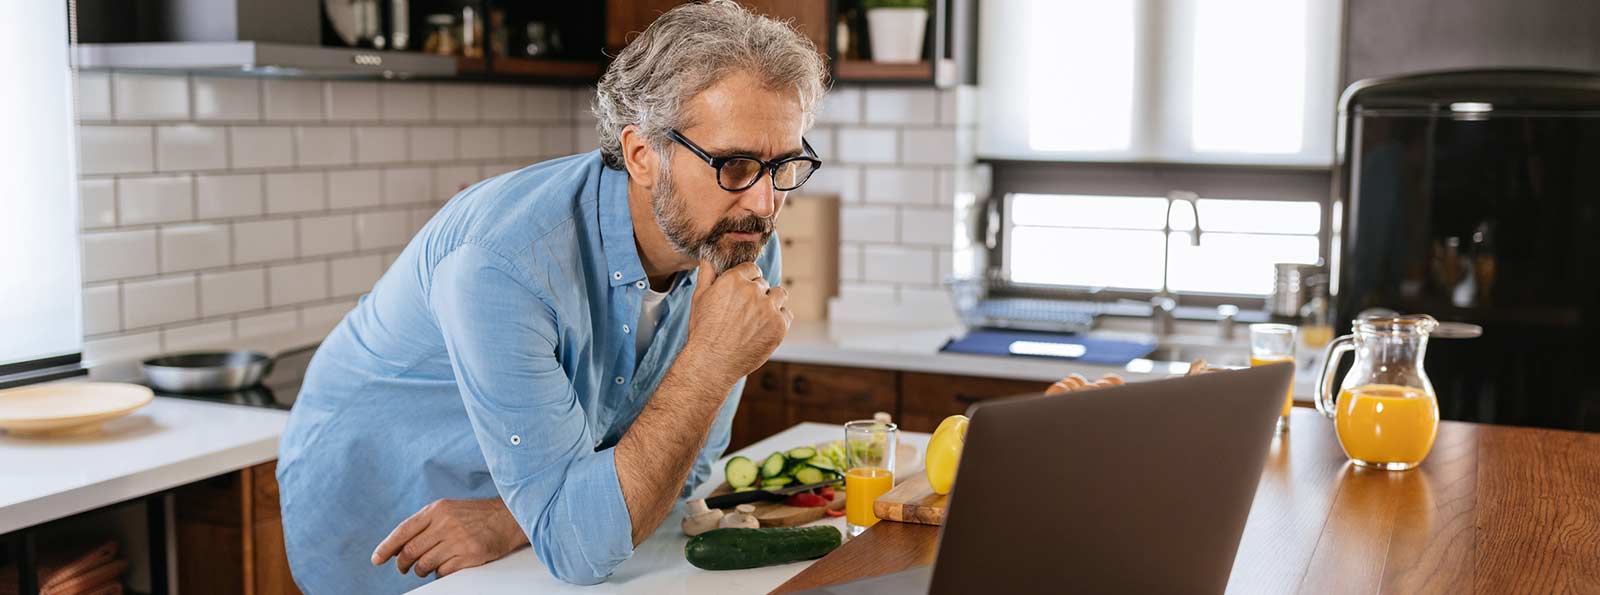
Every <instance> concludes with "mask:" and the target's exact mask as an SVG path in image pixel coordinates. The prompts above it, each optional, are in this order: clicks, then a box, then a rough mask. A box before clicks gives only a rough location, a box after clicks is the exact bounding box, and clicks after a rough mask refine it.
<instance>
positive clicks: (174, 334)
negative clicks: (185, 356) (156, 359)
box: [161, 320, 233, 353]
mask: <svg viewBox="0 0 1600 595" xmlns="http://www.w3.org/2000/svg"><path fill="white" fill-rule="evenodd" d="M232 340H233V321H232V320H217V321H213V322H204V323H200V324H190V325H186V326H180V327H175V328H170V329H166V330H163V331H161V349H162V350H163V351H167V352H169V353H170V352H176V351H196V350H200V349H220V348H223V347H227V346H228V343H229V342H230V341H232Z"/></svg>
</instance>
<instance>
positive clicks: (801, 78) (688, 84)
mask: <svg viewBox="0 0 1600 595" xmlns="http://www.w3.org/2000/svg"><path fill="white" fill-rule="evenodd" d="M734 72H745V73H748V74H750V75H751V76H754V77H755V78H756V79H757V80H759V81H761V83H762V85H763V86H765V87H766V88H768V89H774V90H787V89H793V90H794V92H795V94H796V97H797V99H799V102H800V108H801V110H802V112H803V114H802V116H803V118H804V124H803V125H804V127H805V128H804V129H810V128H811V123H812V120H813V119H814V118H815V112H816V107H817V101H818V99H819V98H821V96H822V94H823V92H824V88H823V79H824V77H825V72H824V65H823V59H822V56H821V55H820V54H819V53H818V50H817V47H816V45H815V44H812V43H811V40H810V39H807V38H806V37H805V36H804V35H801V34H800V33H799V32H797V31H795V30H794V28H793V27H791V26H790V25H788V24H786V23H782V22H779V21H775V20H772V19H769V18H766V17H763V16H760V15H757V14H753V13H751V12H750V11H748V10H745V9H744V7H742V6H739V4H738V3H736V2H734V1H733V0H711V1H710V2H706V3H704V4H699V3H696V4H685V5H683V6H679V7H677V8H674V9H672V10H669V11H667V12H666V13H664V14H662V15H661V16H660V17H659V18H657V19H656V21H655V22H654V23H652V24H651V25H650V26H649V27H648V28H646V29H645V30H644V33H641V34H639V37H638V38H637V39H634V40H633V42H632V43H629V44H628V47H626V48H624V49H623V50H622V53H620V54H618V55H617V59H616V60H615V61H613V62H612V63H611V67H610V68H608V69H606V73H605V76H603V77H601V78H600V85H599V89H598V90H597V92H596V94H595V101H594V115H595V117H596V118H598V119H599V122H598V123H597V127H598V128H599V129H600V154H601V156H603V157H604V158H605V163H606V165H607V166H609V167H611V168H614V169H623V167H624V166H623V160H622V129H623V128H626V127H627V126H628V125H629V124H633V125H636V126H638V127H639V129H640V131H641V132H643V133H644V137H645V139H647V140H648V141H649V142H650V144H651V146H652V147H653V148H655V149H656V150H661V149H663V148H664V147H665V146H666V143H667V142H668V139H667V132H668V131H670V130H672V129H674V128H679V129H682V128H688V127H690V126H692V125H693V123H692V122H689V121H687V120H686V116H685V114H684V113H683V107H684V104H686V103H688V101H689V99H690V98H692V97H694V96H695V95H696V94H698V93H700V92H701V91H704V90H706V88H708V87H710V86H711V85H713V84H715V83H716V82H717V81H718V80H721V79H722V78H723V77H725V76H727V75H729V74H732V73H734Z"/></svg>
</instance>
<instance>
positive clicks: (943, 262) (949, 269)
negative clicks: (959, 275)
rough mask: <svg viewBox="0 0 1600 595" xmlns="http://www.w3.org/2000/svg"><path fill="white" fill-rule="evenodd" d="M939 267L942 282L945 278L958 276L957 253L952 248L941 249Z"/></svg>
mask: <svg viewBox="0 0 1600 595" xmlns="http://www.w3.org/2000/svg"><path fill="white" fill-rule="evenodd" d="M938 267H939V268H938V269H937V272H938V273H939V280H940V282H943V281H944V278H945V277H949V276H951V275H954V274H956V267H955V251H954V250H951V249H950V248H940V249H939V262H938Z"/></svg>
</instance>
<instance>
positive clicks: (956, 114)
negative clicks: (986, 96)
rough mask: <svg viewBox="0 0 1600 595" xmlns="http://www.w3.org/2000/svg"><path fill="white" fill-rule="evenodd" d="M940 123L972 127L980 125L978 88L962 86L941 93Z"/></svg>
mask: <svg viewBox="0 0 1600 595" xmlns="http://www.w3.org/2000/svg"><path fill="white" fill-rule="evenodd" d="M939 123H940V124H950V125H956V126H971V125H974V124H977V123H978V88H977V87H976V86H973V85H961V86H959V87H956V88H954V89H945V90H942V91H940V92H939Z"/></svg>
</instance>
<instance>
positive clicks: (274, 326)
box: [233, 310, 300, 339]
mask: <svg viewBox="0 0 1600 595" xmlns="http://www.w3.org/2000/svg"><path fill="white" fill-rule="evenodd" d="M299 327H300V315H299V314H298V313H296V312H295V311H294V310H284V311H280V312H271V313H268V314H257V315H254V316H240V317H239V319H238V320H235V321H233V330H234V334H235V335H236V336H237V337H238V338H239V339H254V338H256V337H268V336H272V335H277V334H281V333H287V332H289V331H292V330H294V329H296V328H299Z"/></svg>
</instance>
